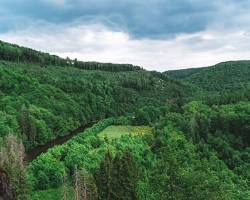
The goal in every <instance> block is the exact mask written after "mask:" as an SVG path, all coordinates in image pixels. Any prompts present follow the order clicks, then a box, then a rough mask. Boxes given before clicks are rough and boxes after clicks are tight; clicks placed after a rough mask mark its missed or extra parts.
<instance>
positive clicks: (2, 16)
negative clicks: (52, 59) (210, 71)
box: [0, 0, 250, 71]
mask: <svg viewBox="0 0 250 200" xmlns="http://www.w3.org/2000/svg"><path fill="white" fill-rule="evenodd" d="M249 10H250V0H209V1H205V0H1V4H0V40H3V41H6V42H11V43H15V44H19V45H22V46H26V47H30V48H34V49H37V50H41V51H45V52H49V53H52V54H56V55H59V56H62V57H67V56H68V57H70V58H72V59H74V58H77V59H78V60H83V61H99V62H113V63H131V64H134V65H139V66H142V67H144V68H146V69H148V70H157V71H166V70H172V69H181V68H190V67H202V66H209V65H213V64H216V63H218V62H222V61H228V60H248V59H250V23H249V21H250V12H249Z"/></svg>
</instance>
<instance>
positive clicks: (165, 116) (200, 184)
mask: <svg viewBox="0 0 250 200" xmlns="http://www.w3.org/2000/svg"><path fill="white" fill-rule="evenodd" d="M0 59H1V61H0V147H1V148H0V170H3V171H5V172H7V173H8V175H9V178H10V181H11V186H12V188H11V189H12V190H13V191H14V193H15V195H16V196H17V198H18V199H34V200H35V199H36V200H37V199H41V200H43V199H46V200H47V199H65V200H66V199H70V200H71V199H76V200H79V199H90V200H92V199H93V200H95V199H98V200H116V199H117V200H118V199H124V200H130V199H131V200H132V199H133V200H136V199H141V200H144V199H150V200H151V199H152V200H159V199H163V200H165V199H166V200H168V199H169V200H175V199H177V200H178V199H180V200H188V199H190V200H192V199H193V200H197V199H198V200H200V199H201V200H203V199H209V200H217V199H220V200H221V199H222V200H223V199H225V200H227V199H228V200H231V199H235V200H238V199H241V200H245V199H250V190H249V188H250V103H249V99H250V98H249V97H250V93H249V86H250V85H249V83H250V79H249V77H250V76H249V75H250V64H248V63H250V62H248V61H240V62H228V63H222V64H218V65H216V66H213V67H207V68H201V69H191V70H180V71H172V72H166V73H165V74H161V73H158V72H149V71H146V70H143V69H141V68H140V67H134V66H132V65H116V64H101V63H93V62H88V63H85V62H81V61H77V60H70V59H62V58H59V57H56V56H51V55H49V54H45V53H41V52H37V51H34V50H31V49H26V48H21V47H18V46H15V45H10V44H7V43H3V42H1V43H0ZM93 120H98V121H99V122H98V123H96V124H95V125H94V126H93V127H91V128H89V129H87V130H85V131H84V132H83V133H80V134H78V135H77V136H75V137H73V138H72V139H70V140H69V141H68V142H66V143H65V144H63V145H60V146H55V147H53V148H51V149H49V150H48V152H47V153H44V154H42V155H40V156H39V157H37V158H36V159H35V160H33V161H32V162H31V163H25V162H24V160H23V158H24V155H25V152H27V151H30V150H35V148H36V147H37V146H38V145H41V144H46V143H47V142H49V141H51V140H52V139H55V138H57V137H59V136H62V135H66V134H68V133H69V132H70V130H73V129H75V128H77V127H80V126H82V125H84V124H87V123H89V122H91V121H93ZM112 125H113V126H112ZM134 126H136V127H137V128H138V130H143V129H145V128H146V127H151V128H150V130H151V131H147V133H145V134H135V135H132V134H131V135H130V134H125V132H126V131H127V129H128V127H129V128H133V127H134ZM140 126H141V127H140ZM107 127H109V128H108V129H110V127H111V129H112V130H110V131H109V133H110V134H111V135H112V138H113V139H110V138H109V139H108V138H107V137H104V138H102V137H100V136H99V134H100V133H101V134H102V133H103V132H102V131H104V130H106V131H107V130H108V129H105V128H107ZM114 127H120V129H119V130H118V129H115V128H114ZM125 127H126V130H125ZM124 131H125V132H124ZM115 132H117V136H118V135H119V136H120V135H122V136H121V137H115ZM123 132H124V134H121V133H123Z"/></svg>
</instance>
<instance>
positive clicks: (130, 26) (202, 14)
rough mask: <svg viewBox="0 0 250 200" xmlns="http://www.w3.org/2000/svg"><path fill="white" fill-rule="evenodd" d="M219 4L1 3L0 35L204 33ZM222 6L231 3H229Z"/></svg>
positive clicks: (174, 0) (116, 0) (155, 0)
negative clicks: (77, 30)
mask: <svg viewBox="0 0 250 200" xmlns="http://www.w3.org/2000/svg"><path fill="white" fill-rule="evenodd" d="M223 1H224V0H223ZM218 2H220V3H218ZM221 2H222V1H214V3H213V2H211V1H200V0H148V1H143V0H127V1H121V0H96V1H94V0H84V1H81V0H36V1H34V0H2V1H1V8H0V14H1V16H0V24H1V27H0V31H2V32H3V31H8V30H11V29H21V28H23V27H24V26H25V27H27V26H28V25H29V24H31V25H33V24H35V23H38V22H44V23H52V24H53V23H54V24H65V25H67V24H70V23H101V24H104V25H106V26H109V27H111V28H114V29H120V30H123V31H125V32H128V33H129V34H130V35H131V36H132V37H135V38H162V37H169V36H173V35H176V34H179V33H193V32H198V31H202V30H204V29H205V28H206V27H207V26H209V25H210V24H211V23H213V22H214V21H215V20H216V19H218V15H220V9H221V7H220V5H221ZM224 2H228V3H233V1H230V0H229V1H224ZM243 2H245V3H247V2H246V1H243Z"/></svg>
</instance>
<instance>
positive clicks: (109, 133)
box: [98, 125, 152, 139]
mask: <svg viewBox="0 0 250 200" xmlns="http://www.w3.org/2000/svg"><path fill="white" fill-rule="evenodd" d="M151 131H152V128H150V127H149V126H114V125H112V126H109V127H107V128H105V129H104V130H103V131H102V132H100V133H99V134H98V136H99V137H100V138H105V137H107V138H108V139H115V138H120V137H121V136H123V135H144V134H148V133H151Z"/></svg>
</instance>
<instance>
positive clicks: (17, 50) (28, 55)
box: [0, 40, 142, 72]
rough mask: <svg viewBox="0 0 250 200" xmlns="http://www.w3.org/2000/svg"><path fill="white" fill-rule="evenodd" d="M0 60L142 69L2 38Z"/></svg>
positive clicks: (108, 69)
mask: <svg viewBox="0 0 250 200" xmlns="http://www.w3.org/2000/svg"><path fill="white" fill-rule="evenodd" d="M0 60H5V61H12V62H18V63H23V62H26V63H33V64H38V65H40V66H42V67H46V66H48V65H54V66H61V67H63V66H64V67H65V66H68V67H69V66H70V67H76V68H80V69H87V70H103V71H113V72H114V71H136V70H142V68H141V67H139V66H134V65H131V64H113V63H99V62H82V61H78V60H77V59H73V60H71V59H70V58H66V59H64V58H60V57H59V56H55V55H50V54H49V53H43V52H41V51H36V50H33V49H30V48H26V47H21V46H18V45H15V44H10V43H7V42H3V41H1V40H0Z"/></svg>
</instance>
